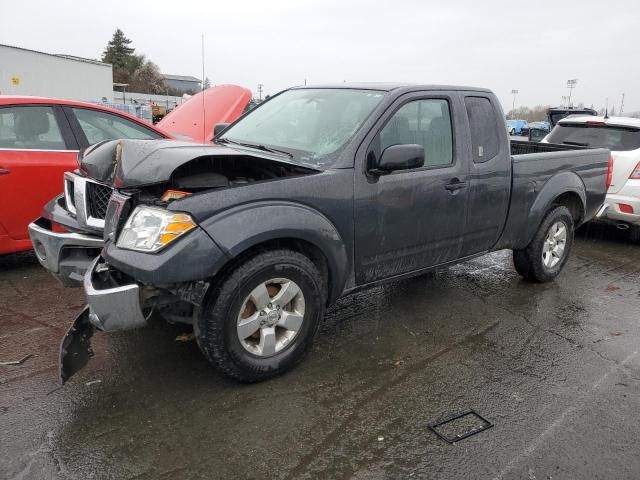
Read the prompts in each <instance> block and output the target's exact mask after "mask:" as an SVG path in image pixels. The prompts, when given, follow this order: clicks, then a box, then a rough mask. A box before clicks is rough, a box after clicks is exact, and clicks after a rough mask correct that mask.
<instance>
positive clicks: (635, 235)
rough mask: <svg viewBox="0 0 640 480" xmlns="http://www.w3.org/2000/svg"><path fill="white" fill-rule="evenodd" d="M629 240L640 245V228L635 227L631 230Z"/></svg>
mask: <svg viewBox="0 0 640 480" xmlns="http://www.w3.org/2000/svg"><path fill="white" fill-rule="evenodd" d="M629 240H630V241H631V243H640V227H636V226H633V227H631V228H630V229H629Z"/></svg>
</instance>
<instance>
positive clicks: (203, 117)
mask: <svg viewBox="0 0 640 480" xmlns="http://www.w3.org/2000/svg"><path fill="white" fill-rule="evenodd" d="M200 94H201V95H202V143H206V141H207V140H206V135H207V125H206V120H207V115H206V111H205V108H206V107H205V102H204V33H203V34H202V89H201V92H200Z"/></svg>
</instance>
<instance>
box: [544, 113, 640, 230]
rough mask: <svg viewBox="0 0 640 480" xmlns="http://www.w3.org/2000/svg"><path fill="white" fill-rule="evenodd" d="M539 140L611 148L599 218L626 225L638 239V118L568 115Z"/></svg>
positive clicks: (639, 205) (639, 179)
mask: <svg viewBox="0 0 640 480" xmlns="http://www.w3.org/2000/svg"><path fill="white" fill-rule="evenodd" d="M543 141H544V142H548V143H564V144H568V145H581V146H585V147H604V148H608V149H609V150H611V157H612V158H613V175H612V178H611V186H610V187H609V190H608V191H607V199H606V201H605V205H606V211H605V213H604V215H602V217H600V220H603V221H606V222H608V223H612V224H615V225H616V226H617V227H618V228H620V229H623V230H627V229H630V233H631V238H632V240H634V241H640V119H637V118H627V117H608V118H606V117H594V116H571V117H567V118H565V119H563V120H560V122H558V124H557V125H556V127H555V128H554V129H553V130H552V131H551V133H550V134H549V135H547V137H546V138H545V139H544V140H543Z"/></svg>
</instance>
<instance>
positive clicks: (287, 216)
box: [202, 202, 351, 304]
mask: <svg viewBox="0 0 640 480" xmlns="http://www.w3.org/2000/svg"><path fill="white" fill-rule="evenodd" d="M202 227H203V228H204V229H205V230H206V231H207V233H208V234H209V235H210V236H211V238H213V240H214V241H215V242H216V243H217V244H218V246H219V247H220V248H221V249H222V250H223V251H224V252H225V254H226V255H227V257H228V261H227V262H226V263H225V265H224V266H223V267H222V268H221V269H220V270H219V271H218V272H217V273H216V275H220V274H224V273H226V272H228V271H229V269H231V268H233V266H235V265H237V264H238V263H239V262H242V261H245V260H246V259H247V258H249V257H251V256H253V255H255V254H257V253H258V252H261V251H264V250H266V249H273V248H283V247H284V248H290V249H292V250H295V251H298V252H300V253H302V254H304V255H306V256H307V257H309V258H310V259H311V260H312V261H313V262H314V263H315V264H316V265H317V266H318V268H319V269H320V271H321V273H323V274H324V275H325V278H326V282H327V304H331V303H333V302H334V301H335V300H336V299H337V298H338V297H339V296H340V295H341V294H342V291H343V290H344V287H345V284H346V282H347V278H348V276H349V272H350V269H351V267H350V265H351V261H350V257H349V255H348V253H347V248H346V245H345V242H344V241H343V239H342V236H341V235H340V233H339V232H338V229H337V228H336V227H335V225H333V223H332V222H330V221H329V219H328V218H327V217H325V216H324V215H322V214H321V213H320V212H318V211H316V210H314V209H312V208H310V207H308V206H305V205H300V204H294V203H290V202H276V203H273V202H269V203H266V202H265V203H260V204H255V203H252V204H248V205H244V206H240V207H237V208H234V209H232V210H231V211H229V212H226V213H225V214H224V215H221V216H218V217H216V218H214V219H211V220H210V221H207V222H204V223H203V224H202Z"/></svg>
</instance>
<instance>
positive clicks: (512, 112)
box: [511, 89, 519, 120]
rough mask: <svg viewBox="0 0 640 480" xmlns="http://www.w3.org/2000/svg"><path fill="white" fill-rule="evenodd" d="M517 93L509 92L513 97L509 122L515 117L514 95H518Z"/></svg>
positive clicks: (514, 91) (515, 91)
mask: <svg viewBox="0 0 640 480" xmlns="http://www.w3.org/2000/svg"><path fill="white" fill-rule="evenodd" d="M518 93H519V92H518V90H515V89H514V90H511V94H512V95H513V103H512V104H511V120H513V119H514V118H515V115H516V111H515V110H516V95H518Z"/></svg>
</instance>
